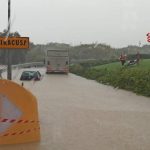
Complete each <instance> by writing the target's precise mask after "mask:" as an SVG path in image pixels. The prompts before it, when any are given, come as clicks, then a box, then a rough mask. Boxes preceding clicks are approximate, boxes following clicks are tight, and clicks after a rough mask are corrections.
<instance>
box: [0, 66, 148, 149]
mask: <svg viewBox="0 0 150 150" xmlns="http://www.w3.org/2000/svg"><path fill="white" fill-rule="evenodd" d="M40 71H41V72H42V74H44V72H45V70H44V69H40ZM20 73H21V71H20V72H19V73H14V80H15V81H16V82H18V83H19V84H21V82H20V81H19V77H20ZM24 86H25V87H26V88H27V89H29V90H30V91H32V93H33V94H34V95H35V96H36V97H37V100H38V105H39V115H40V122H41V141H40V142H39V143H29V144H20V145H9V146H0V150H150V98H146V97H143V96H137V95H136V94H133V93H131V92H127V91H123V90H118V89H114V88H112V87H109V86H105V85H101V84H99V83H96V82H95V81H91V80H87V79H84V78H81V77H79V76H76V75H73V74H69V75H68V76H67V75H62V74H60V75H59V74H56V75H55V74H53V75H44V77H43V80H42V81H37V82H33V81H30V82H24Z"/></svg>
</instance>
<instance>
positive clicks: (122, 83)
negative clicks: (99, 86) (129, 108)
mask: <svg viewBox="0 0 150 150" xmlns="http://www.w3.org/2000/svg"><path fill="white" fill-rule="evenodd" d="M85 66H86V65H85V64H84V65H83V64H78V65H74V66H72V67H71V68H70V70H71V72H72V73H75V74H77V75H80V76H83V77H85V78H88V79H92V80H96V81H98V82H100V83H103V84H106V85H112V86H114V87H115V88H121V89H125V90H129V91H133V92H135V93H137V94H140V95H144V96H148V97H150V59H145V60H141V62H140V64H139V65H134V66H128V67H127V66H126V67H122V66H121V64H120V63H119V62H115V63H110V64H105V65H99V66H92V67H85Z"/></svg>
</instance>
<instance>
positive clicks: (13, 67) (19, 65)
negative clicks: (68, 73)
mask: <svg viewBox="0 0 150 150" xmlns="http://www.w3.org/2000/svg"><path fill="white" fill-rule="evenodd" d="M43 66H45V64H44V62H31V63H24V64H18V65H12V69H16V68H30V67H43ZM0 70H1V72H5V71H7V66H5V67H4V68H2V69H0Z"/></svg>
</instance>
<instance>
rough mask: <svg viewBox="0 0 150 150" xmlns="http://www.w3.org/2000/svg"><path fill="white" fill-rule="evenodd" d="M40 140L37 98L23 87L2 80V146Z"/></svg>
mask: <svg viewBox="0 0 150 150" xmlns="http://www.w3.org/2000/svg"><path fill="white" fill-rule="evenodd" d="M39 140H40V126H39V119H38V109H37V101H36V98H35V97H34V96H33V95H32V94H31V93H30V92H29V91H27V90H26V89H25V88H23V87H22V86H20V85H18V84H16V83H14V82H12V81H8V80H0V145H2V144H19V143H26V142H33V141H39Z"/></svg>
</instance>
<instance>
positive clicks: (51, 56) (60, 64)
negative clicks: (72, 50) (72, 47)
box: [45, 50, 69, 74]
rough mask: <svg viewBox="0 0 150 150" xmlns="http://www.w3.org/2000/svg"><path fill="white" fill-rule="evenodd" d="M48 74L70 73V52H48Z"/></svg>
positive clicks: (46, 62) (46, 61)
mask: <svg viewBox="0 0 150 150" xmlns="http://www.w3.org/2000/svg"><path fill="white" fill-rule="evenodd" d="M46 53H47V54H46V60H45V64H46V73H47V74H49V73H65V74H68V73H69V50H47V52H46Z"/></svg>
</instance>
